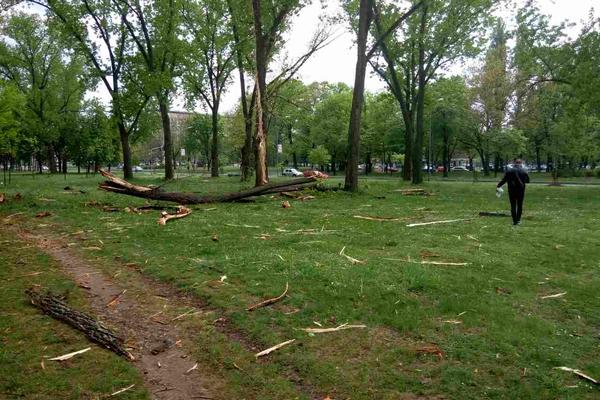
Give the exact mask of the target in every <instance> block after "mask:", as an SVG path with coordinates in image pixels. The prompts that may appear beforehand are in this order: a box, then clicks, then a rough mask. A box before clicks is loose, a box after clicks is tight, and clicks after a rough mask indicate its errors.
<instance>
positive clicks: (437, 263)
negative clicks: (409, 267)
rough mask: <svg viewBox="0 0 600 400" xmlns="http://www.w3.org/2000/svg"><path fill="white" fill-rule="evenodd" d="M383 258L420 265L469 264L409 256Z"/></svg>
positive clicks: (458, 265)
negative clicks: (404, 257) (419, 259)
mask: <svg viewBox="0 0 600 400" xmlns="http://www.w3.org/2000/svg"><path fill="white" fill-rule="evenodd" d="M383 259H384V260H389V261H402V262H409V263H413V264H422V265H447V266H453V267H464V266H465V265H469V263H466V262H449V261H429V260H421V261H416V260H411V259H410V257H409V258H407V259H403V258H383Z"/></svg>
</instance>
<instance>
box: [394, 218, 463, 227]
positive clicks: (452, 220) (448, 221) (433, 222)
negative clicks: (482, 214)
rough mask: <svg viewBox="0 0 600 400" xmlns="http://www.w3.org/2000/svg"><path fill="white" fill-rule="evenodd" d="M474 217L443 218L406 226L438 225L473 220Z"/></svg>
mask: <svg viewBox="0 0 600 400" xmlns="http://www.w3.org/2000/svg"><path fill="white" fill-rule="evenodd" d="M472 219H473V218H459V219H447V220H443V221H431V222H419V223H415V224H408V225H406V226H407V227H408V228H412V227H414V226H424V225H436V224H450V223H453V222H460V221H469V220H472Z"/></svg>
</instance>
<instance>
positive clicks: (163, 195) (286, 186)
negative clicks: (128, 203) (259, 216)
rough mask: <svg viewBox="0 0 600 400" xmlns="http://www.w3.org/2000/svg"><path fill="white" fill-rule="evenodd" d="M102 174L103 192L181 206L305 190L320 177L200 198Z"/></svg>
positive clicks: (101, 171) (106, 173)
mask: <svg viewBox="0 0 600 400" xmlns="http://www.w3.org/2000/svg"><path fill="white" fill-rule="evenodd" d="M100 173H101V174H102V176H104V177H105V178H106V181H104V182H102V183H100V185H99V187H100V189H102V190H105V191H108V192H113V193H118V194H125V195H129V196H136V197H141V198H145V199H150V200H161V201H172V202H175V203H179V204H207V203H217V202H233V201H240V200H243V199H246V198H248V197H252V196H262V195H265V194H273V193H280V192H282V191H285V192H292V191H298V190H304V189H306V188H309V187H316V185H317V184H318V183H319V178H318V177H304V178H298V179H292V180H290V181H285V182H276V183H270V184H268V185H263V186H257V187H253V188H250V189H246V190H242V191H241V192H233V193H226V194H221V195H205V196H200V195H198V194H196V193H183V192H164V191H162V190H161V189H160V188H157V187H149V186H139V185H133V184H131V183H129V182H127V181H125V180H123V179H120V178H117V177H116V176H115V175H113V174H111V173H109V172H106V171H103V170H100Z"/></svg>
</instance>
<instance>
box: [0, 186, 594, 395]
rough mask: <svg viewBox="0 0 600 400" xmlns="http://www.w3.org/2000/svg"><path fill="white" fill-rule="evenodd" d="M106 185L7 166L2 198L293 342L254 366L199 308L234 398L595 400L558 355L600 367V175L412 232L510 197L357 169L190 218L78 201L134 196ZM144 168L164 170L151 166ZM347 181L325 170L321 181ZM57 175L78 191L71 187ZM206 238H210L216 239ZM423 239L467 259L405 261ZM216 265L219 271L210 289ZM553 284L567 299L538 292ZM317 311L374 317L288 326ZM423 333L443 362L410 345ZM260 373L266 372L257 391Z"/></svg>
mask: <svg viewBox="0 0 600 400" xmlns="http://www.w3.org/2000/svg"><path fill="white" fill-rule="evenodd" d="M237 179H239V178H225V177H224V178H220V179H206V178H200V177H189V178H185V179H182V180H179V181H176V182H173V183H170V184H168V185H167V186H166V188H167V189H168V190H188V191H198V192H202V193H219V192H224V191H230V190H237V189H239V188H240V187H241V185H240V183H239V182H238V181H237ZM99 181H100V177H90V178H86V177H84V176H77V175H68V176H67V179H66V180H64V179H63V177H62V176H61V177H48V176H36V177H35V178H32V177H31V176H17V177H16V178H15V180H14V181H13V182H14V183H13V184H12V186H11V187H9V188H8V190H7V189H6V188H5V190H6V191H7V193H8V194H9V198H10V196H11V195H12V194H14V193H15V192H17V191H18V192H20V193H21V194H22V195H23V199H22V200H21V201H20V202H16V201H9V202H8V203H7V204H4V205H2V206H0V213H1V214H3V215H4V216H6V215H8V214H12V213H16V212H24V213H25V215H26V216H27V217H32V216H34V215H35V214H36V213H37V212H39V211H50V212H52V214H53V215H52V216H51V217H48V218H44V219H42V220H38V219H34V220H30V219H28V220H27V221H25V220H24V221H23V222H22V223H23V224H26V225H28V226H30V227H34V228H37V229H40V230H48V232H49V234H50V233H60V232H75V231H79V230H86V231H89V232H87V238H88V241H89V243H94V244H93V245H92V244H90V246H98V243H103V245H102V246H101V247H102V250H100V251H89V253H90V254H89V256H90V257H97V258H99V260H100V261H102V262H103V263H105V264H108V265H110V263H111V262H113V258H114V256H119V257H121V258H122V260H123V261H124V262H136V263H138V264H139V265H143V266H144V273H145V274H147V275H149V276H152V277H155V278H158V279H160V280H164V281H168V282H171V283H173V284H174V285H176V286H178V287H181V288H183V289H186V290H189V291H190V292H193V293H194V294H196V295H198V296H201V297H203V298H205V299H207V300H208V301H209V302H210V304H211V305H212V306H214V307H215V308H218V309H220V310H223V312H224V313H225V315H226V317H227V318H228V319H229V320H230V321H231V324H232V326H233V327H234V328H235V330H236V331H237V335H241V336H243V337H245V338H246V339H245V340H246V341H250V342H254V343H257V344H258V345H260V346H263V347H264V348H266V347H269V346H271V345H274V344H276V343H279V342H282V341H284V340H287V339H291V338H296V339H298V340H297V342H298V343H297V344H295V345H292V346H289V347H287V348H284V349H282V350H280V351H279V352H276V353H274V354H272V355H271V356H269V357H268V359H267V360H265V361H260V362H258V363H257V362H255V361H254V360H253V356H252V354H251V352H249V351H248V350H247V349H245V348H244V346H243V345H242V344H240V343H238V342H236V341H234V340H232V338H231V337H228V336H227V335H224V334H223V333H222V332H219V331H218V330H216V329H215V328H214V326H213V324H212V321H208V320H207V321H204V323H203V324H202V326H201V327H200V328H198V329H197V330H196V331H195V335H196V336H197V349H196V353H195V356H196V357H198V358H200V359H201V360H203V361H204V362H207V363H209V364H210V365H212V366H213V368H214V369H215V370H217V371H218V372H219V373H220V374H221V375H222V376H223V377H224V379H225V380H226V381H227V382H228V390H229V391H231V393H234V394H237V395H238V396H241V395H243V396H244V397H245V398H265V399H266V398H292V393H299V394H298V396H300V397H302V392H304V393H305V394H306V393H313V394H315V393H316V394H319V395H322V396H323V397H325V395H330V396H331V397H332V398H352V399H373V398H376V399H397V398H402V396H404V395H407V394H410V393H412V394H415V395H422V396H427V395H431V396H434V395H441V396H443V397H444V398H451V399H481V398H490V399H505V398H519V399H540V398H568V399H587V398H589V399H591V398H595V397H596V396H597V395H598V389H597V388H594V387H592V386H591V385H590V384H588V383H586V382H585V381H583V380H581V379H579V378H577V377H575V376H574V375H572V374H569V373H566V372H563V371H558V370H556V369H553V368H554V367H558V366H568V367H571V368H578V369H581V370H583V371H585V372H586V373H588V374H589V375H591V376H593V377H596V379H597V378H598V377H600V363H599V362H598V357H597V354H598V350H599V346H598V337H599V335H600V307H599V306H600V301H599V300H598V295H597V293H598V290H599V289H600V275H599V272H600V246H599V245H598V243H600V234H599V231H598V226H600V225H599V223H600V211H599V209H600V187H598V186H593V187H580V186H578V187H548V186H542V185H531V186H530V187H528V189H527V195H526V201H525V213H524V218H525V219H524V221H523V222H524V223H523V225H522V226H519V227H518V228H517V229H513V227H512V226H511V223H510V218H475V219H473V220H470V221H467V222H462V223H456V224H446V225H443V224H442V225H433V226H424V227H414V228H408V227H406V226H405V225H406V224H407V223H410V222H421V221H433V220H443V219H456V218H470V217H475V216H476V215H477V214H478V212H479V211H507V208H508V200H507V199H506V198H502V199H497V198H496V197H495V196H494V186H495V185H494V184H491V183H466V182H431V183H429V184H425V185H424V187H425V188H426V189H428V190H430V191H432V192H433V193H435V196H430V197H410V196H401V195H400V194H399V193H398V192H394V191H393V190H394V189H398V188H401V187H404V184H402V183H401V182H400V181H398V180H395V179H386V180H381V179H378V180H368V179H367V180H363V181H362V183H361V187H362V192H361V193H359V194H348V193H345V192H329V193H317V194H315V195H316V196H317V199H316V200H311V201H305V202H301V201H294V200H291V201H290V202H291V203H292V208H289V209H284V208H282V207H281V199H280V198H279V197H276V198H269V197H268V196H265V197H263V198H261V199H260V200H258V201H257V202H255V203H251V204H217V205H206V206H197V207H194V212H193V214H192V215H191V216H189V217H187V218H186V219H183V220H179V221H175V222H170V223H169V224H168V225H167V226H159V225H158V224H157V223H156V219H157V214H155V213H151V214H144V215H136V214H130V213H126V212H118V213H106V212H102V211H100V210H98V209H97V208H93V207H86V206H85V203H86V202H89V201H92V200H94V201H97V202H101V203H105V204H111V205H115V206H118V207H122V208H124V207H126V206H135V205H140V204H143V202H144V201H143V200H141V199H135V198H129V197H125V196H119V195H116V194H109V193H104V192H99V191H97V190H96V189H95V187H96V185H97V183H98V182H99ZM137 181H138V182H140V183H158V182H159V181H158V180H157V175H154V177H148V175H145V176H144V175H143V176H142V177H141V178H138V179H137ZM340 182H341V181H340V180H339V178H335V179H332V180H331V182H330V185H333V186H337V185H338V183H340ZM67 185H69V186H71V187H72V188H75V189H82V190H84V191H86V193H85V194H66V193H65V191H63V187H64V186H67ZM355 215H362V216H376V217H395V218H403V220H402V221H399V222H378V221H368V220H361V219H357V218H354V216H355ZM40 225H41V226H40ZM248 226H250V227H248ZM254 226H256V227H258V228H254ZM214 234H217V235H218V237H219V241H218V242H215V241H213V240H211V238H212V236H213V235H214ZM99 241H101V242H99ZM343 247H345V253H346V254H348V255H349V256H352V257H354V258H356V259H359V260H364V261H366V263H365V264H356V265H354V264H352V263H351V262H350V261H348V260H347V259H346V258H344V257H343V256H341V255H340V254H339V253H340V250H341V249H342V248H343ZM423 252H429V253H436V254H439V257H437V258H431V259H432V260H439V261H449V262H467V263H469V265H467V266H458V267H457V266H434V265H422V264H417V263H411V262H406V261H401V260H406V259H408V258H410V260H419V261H420V260H421V254H422V253H423ZM109 268H110V266H109ZM223 275H226V276H227V279H226V282H227V283H228V284H226V285H222V286H215V285H211V281H215V280H219V279H220V278H221V276H223ZM286 282H289V285H290V292H289V296H288V298H286V300H285V301H283V302H281V303H280V304H278V305H276V306H274V307H269V308H264V309H260V310H257V311H255V312H253V313H248V312H246V311H245V307H246V306H247V305H248V304H251V303H253V302H256V301H258V300H260V299H261V298H266V297H273V296H276V295H278V294H279V293H281V291H282V290H283V288H284V286H285V284H286ZM559 292H567V294H566V295H564V296H563V297H561V298H556V299H545V300H543V299H540V297H541V296H544V295H548V294H555V293H559ZM295 310H299V311H298V312H296V313H292V314H289V312H290V311H295ZM447 320H460V321H461V322H462V323H461V324H450V323H446V322H444V321H447ZM313 321H316V322H319V323H321V324H323V325H324V326H327V327H330V326H336V325H337V324H340V323H345V322H349V323H361V324H365V325H367V326H368V329H365V330H347V331H342V332H337V333H330V334H320V335H314V336H309V335H307V334H305V333H303V332H302V331H299V330H297V328H305V327H311V326H312V327H315V325H314V323H313ZM432 344H435V345H437V346H438V347H439V348H440V349H441V350H442V351H443V353H444V357H443V358H441V359H440V358H439V357H437V356H436V355H433V354H420V353H419V352H417V351H416V350H417V349H419V348H422V347H424V346H431V345H432ZM233 363H236V365H238V366H240V367H241V368H242V370H243V371H240V370H238V369H236V368H234V367H232V365H233ZM265 380H272V382H274V383H273V385H270V386H265V385H264V383H263V382H264V381H265ZM290 381H291V382H293V384H291V383H290ZM236 398H237V397H236ZM240 398H241V397H240Z"/></svg>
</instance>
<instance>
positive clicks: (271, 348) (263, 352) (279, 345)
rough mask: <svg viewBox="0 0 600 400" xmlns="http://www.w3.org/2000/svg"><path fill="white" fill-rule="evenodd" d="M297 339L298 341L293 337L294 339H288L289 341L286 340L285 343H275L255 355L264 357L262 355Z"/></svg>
mask: <svg viewBox="0 0 600 400" xmlns="http://www.w3.org/2000/svg"><path fill="white" fill-rule="evenodd" d="M295 341H296V339H292V340H287V341H285V342H283V343H279V344H277V345H275V346H273V347H269V348H268V349H266V350H263V351H261V352H258V353H256V354H255V355H254V357H256V358H259V357H262V356H266V355H267V354H270V353H272V352H274V351H275V350H279V349H280V348H282V347H284V346H287V345H288V344H292V343H294V342H295Z"/></svg>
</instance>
